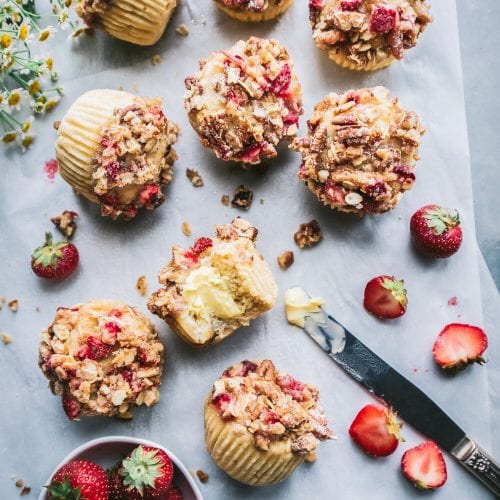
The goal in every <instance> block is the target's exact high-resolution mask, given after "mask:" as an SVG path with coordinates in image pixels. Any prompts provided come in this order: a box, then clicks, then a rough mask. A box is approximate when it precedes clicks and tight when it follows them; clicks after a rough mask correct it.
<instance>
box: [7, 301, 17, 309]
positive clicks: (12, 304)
mask: <svg viewBox="0 0 500 500" xmlns="http://www.w3.org/2000/svg"><path fill="white" fill-rule="evenodd" d="M7 305H8V306H9V309H10V310H11V311H13V312H17V310H18V309H19V300H17V299H14V300H11V301H10V302H9V303H8V304H7Z"/></svg>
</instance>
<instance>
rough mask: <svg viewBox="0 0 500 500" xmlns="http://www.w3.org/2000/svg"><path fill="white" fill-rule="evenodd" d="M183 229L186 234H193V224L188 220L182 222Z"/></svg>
mask: <svg viewBox="0 0 500 500" xmlns="http://www.w3.org/2000/svg"><path fill="white" fill-rule="evenodd" d="M181 229H182V232H183V233H184V236H191V234H192V231H191V225H190V224H189V222H188V221H187V220H185V221H183V222H182V224H181Z"/></svg>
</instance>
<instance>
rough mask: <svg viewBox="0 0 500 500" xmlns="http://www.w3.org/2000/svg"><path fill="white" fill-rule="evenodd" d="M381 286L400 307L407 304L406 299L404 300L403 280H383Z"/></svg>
mask: <svg viewBox="0 0 500 500" xmlns="http://www.w3.org/2000/svg"><path fill="white" fill-rule="evenodd" d="M382 286H383V287H384V288H385V289H386V290H389V291H390V292H391V293H392V295H393V297H394V298H395V299H396V300H397V301H398V302H399V303H400V304H401V305H402V306H406V304H408V299H407V298H406V290H405V282H404V281H403V280H398V279H396V278H394V277H392V278H384V280H382Z"/></svg>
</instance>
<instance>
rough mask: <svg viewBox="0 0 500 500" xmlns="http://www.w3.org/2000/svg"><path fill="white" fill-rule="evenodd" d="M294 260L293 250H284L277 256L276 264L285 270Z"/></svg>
mask: <svg viewBox="0 0 500 500" xmlns="http://www.w3.org/2000/svg"><path fill="white" fill-rule="evenodd" d="M293 262H294V256H293V252H292V251H291V250H285V251H284V252H283V253H282V254H281V255H279V256H278V266H280V269H281V270H282V271H286V270H287V269H288V268H289V267H290V266H291V265H292V264H293Z"/></svg>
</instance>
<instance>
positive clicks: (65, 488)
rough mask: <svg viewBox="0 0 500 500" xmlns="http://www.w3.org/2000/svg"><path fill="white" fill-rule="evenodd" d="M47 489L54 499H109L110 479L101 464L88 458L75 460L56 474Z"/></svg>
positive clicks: (50, 496) (49, 495)
mask: <svg viewBox="0 0 500 500" xmlns="http://www.w3.org/2000/svg"><path fill="white" fill-rule="evenodd" d="M47 490H48V497H49V498H50V499H52V500H62V499H65V500H68V499H75V500H76V499H80V498H81V499H82V500H108V495H109V481H108V477H107V476H106V472H105V471H104V469H103V468H102V467H100V466H99V465H97V464H95V463H94V462H89V461H87V460H75V461H74V462H69V463H68V464H66V465H64V466H63V467H61V468H60V469H59V470H58V471H57V472H56V473H55V474H54V477H53V478H52V481H51V482H50V485H49V486H47Z"/></svg>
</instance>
